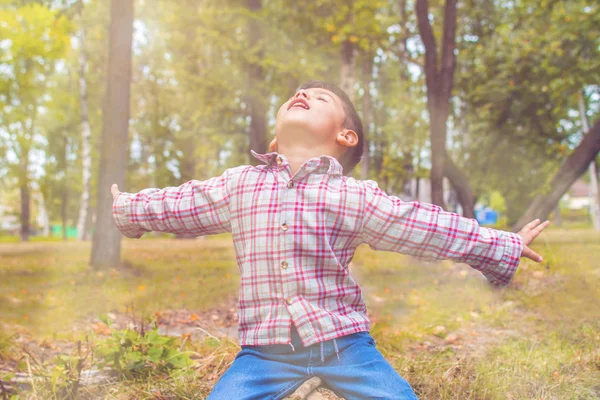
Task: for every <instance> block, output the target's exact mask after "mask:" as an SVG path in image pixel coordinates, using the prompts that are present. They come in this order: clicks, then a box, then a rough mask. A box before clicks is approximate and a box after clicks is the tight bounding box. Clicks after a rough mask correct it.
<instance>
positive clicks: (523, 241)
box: [361, 181, 548, 285]
mask: <svg viewBox="0 0 600 400" xmlns="http://www.w3.org/2000/svg"><path fill="white" fill-rule="evenodd" d="M361 182H362V184H363V185H364V193H365V207H364V219H363V225H362V231H361V234H362V239H363V241H364V242H365V243H367V244H369V245H370V246H371V247H372V248H373V249H375V250H387V251H395V252H398V253H404V254H410V255H413V256H416V257H421V258H426V259H435V260H443V259H449V260H453V261H456V262H464V263H466V264H469V265H470V266H472V267H473V268H475V269H477V270H479V271H481V272H482V273H483V275H484V276H485V277H486V278H487V279H488V280H490V281H491V282H492V283H493V284H495V285H505V284H507V283H508V282H510V280H511V279H512V277H513V275H514V273H515V272H516V270H517V267H518V265H519V261H520V258H521V257H528V258H530V259H532V260H534V261H537V262H540V261H542V257H541V256H540V255H538V254H536V253H535V252H534V251H532V250H531V249H530V248H529V247H528V245H529V244H530V243H531V242H532V241H533V239H535V238H536V237H537V236H538V235H539V234H540V233H541V232H542V230H543V229H544V228H546V227H547V226H548V221H546V222H544V223H542V224H540V222H539V220H536V221H533V222H531V223H529V224H528V225H527V226H525V227H524V228H523V230H522V231H521V232H519V233H518V234H516V233H511V232H505V231H500V230H496V229H491V228H485V227H482V226H479V224H478V223H477V221H476V220H474V219H471V218H464V217H461V216H460V215H458V214H454V213H450V212H446V211H444V210H443V209H442V208H441V207H438V206H436V205H433V204H428V203H420V202H414V201H413V202H405V201H402V200H401V199H399V198H398V197H395V196H390V195H388V194H386V193H385V192H384V191H383V190H381V189H380V188H379V187H378V186H377V183H376V182H374V181H361Z"/></svg>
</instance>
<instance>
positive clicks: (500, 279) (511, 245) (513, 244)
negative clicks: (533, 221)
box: [482, 231, 523, 286]
mask: <svg viewBox="0 0 600 400" xmlns="http://www.w3.org/2000/svg"><path fill="white" fill-rule="evenodd" d="M499 235H500V240H501V241H503V242H504V252H503V254H502V258H501V259H500V262H499V263H498V265H497V267H496V268H494V269H490V270H487V271H482V273H483V275H484V276H485V277H486V278H487V279H488V280H489V281H490V282H491V283H492V284H493V285H495V286H505V285H507V284H508V283H510V281H511V280H512V278H513V276H514V275H515V273H516V272H517V268H518V267H519V262H520V261H521V254H522V253H523V238H521V236H519V235H517V234H516V233H512V232H504V231H500V233H499Z"/></svg>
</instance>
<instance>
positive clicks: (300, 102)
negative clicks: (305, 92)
mask: <svg viewBox="0 0 600 400" xmlns="http://www.w3.org/2000/svg"><path fill="white" fill-rule="evenodd" d="M293 107H299V108H304V109H305V110H310V106H309V105H308V102H307V101H306V100H304V99H303V98H297V99H294V100H292V102H291V103H290V105H289V107H288V110H291V109H292V108H293Z"/></svg>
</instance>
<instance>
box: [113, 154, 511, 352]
mask: <svg viewBox="0 0 600 400" xmlns="http://www.w3.org/2000/svg"><path fill="white" fill-rule="evenodd" d="M252 154H253V155H254V156H255V157H256V158H258V159H259V160H261V161H262V162H264V165H260V166H249V165H245V166H240V167H236V168H231V169H227V170H226V171H225V172H224V173H223V174H222V175H221V176H218V177H214V178H211V179H208V180H206V181H195V180H192V181H189V182H187V183H184V184H183V185H181V186H179V187H168V188H165V189H160V190H159V189H144V190H142V191H140V192H139V193H137V194H129V193H121V194H120V195H119V196H118V197H117V199H116V200H115V202H114V205H113V217H114V219H115V221H116V224H117V226H118V227H119V229H120V230H121V232H122V233H123V234H124V235H125V236H127V237H130V238H139V237H140V236H142V235H143V234H144V233H145V232H149V231H161V232H171V233H177V234H187V235H193V236H201V235H209V234H216V233H222V232H231V233H232V234H233V244H234V247H235V254H236V259H237V264H238V268H239V271H240V274H241V286H240V292H239V303H238V315H239V341H240V345H269V344H287V343H289V342H290V324H291V323H292V322H293V323H294V325H295V326H296V328H297V330H298V333H299V335H300V337H301V338H302V342H303V344H304V345H305V346H308V345H311V344H314V343H318V342H322V341H325V340H330V339H334V338H337V337H339V336H343V335H348V334H351V333H354V332H360V331H369V329H370V324H369V318H368V317H367V307H366V304H365V301H364V299H363V297H362V295H361V290H360V288H359V286H358V284H357V283H356V281H355V280H354V279H353V278H352V276H351V275H350V271H349V268H348V267H349V264H350V261H351V260H352V257H353V255H354V252H355V250H356V248H357V247H358V246H359V245H360V244H362V243H367V244H369V245H370V246H371V248H372V249H375V250H387V251H394V252H399V253H404V254H410V255H413V256H416V257H421V258H425V259H451V260H454V261H457V262H464V263H467V264H469V265H471V266H472V267H474V268H475V269H477V270H479V271H481V272H482V273H483V274H484V275H485V276H486V277H487V279H489V280H490V281H491V282H492V283H494V284H497V285H502V284H506V283H508V282H509V281H510V280H511V278H512V276H513V274H514V273H515V271H516V269H517V266H518V264H519V258H520V255H521V252H522V249H523V243H522V240H521V238H520V236H518V235H516V234H513V233H509V232H503V231H498V230H494V229H489V228H484V227H480V226H479V225H478V224H477V222H476V221H475V220H473V219H467V218H463V217H461V216H459V215H457V214H453V213H449V212H445V211H443V210H442V209H441V208H440V207H438V206H435V205H431V204H426V203H420V202H405V201H402V200H400V199H399V198H398V197H394V196H389V195H387V194H386V193H385V192H384V191H382V190H381V189H380V188H379V187H378V186H377V183H375V182H374V181H371V180H365V181H361V180H356V179H354V178H351V177H346V176H343V175H342V166H341V165H340V163H339V162H338V161H337V160H336V159H335V158H333V157H330V156H321V157H319V158H313V159H310V160H308V161H306V162H305V163H304V164H303V165H302V167H301V168H300V169H299V170H298V171H297V172H296V174H295V175H293V176H292V172H291V169H290V165H289V163H288V160H287V158H286V157H285V155H283V154H281V155H280V154H277V153H275V152H274V153H268V154H257V153H255V152H254V151H253V152H252Z"/></svg>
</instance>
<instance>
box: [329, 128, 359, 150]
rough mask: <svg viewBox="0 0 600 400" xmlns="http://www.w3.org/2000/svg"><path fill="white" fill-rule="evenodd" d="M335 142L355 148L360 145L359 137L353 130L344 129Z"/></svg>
mask: <svg viewBox="0 0 600 400" xmlns="http://www.w3.org/2000/svg"><path fill="white" fill-rule="evenodd" d="M335 140H336V142H338V143H339V144H341V145H342V146H347V147H354V146H356V145H357V144H358V135H357V134H356V132H354V131H353V130H352V129H343V130H341V131H340V132H338V135H337V137H336V138H335Z"/></svg>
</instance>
